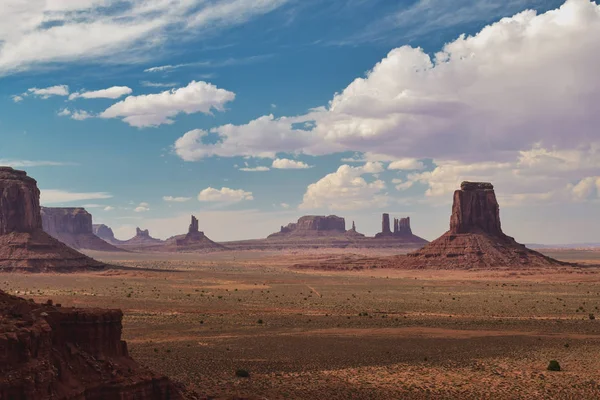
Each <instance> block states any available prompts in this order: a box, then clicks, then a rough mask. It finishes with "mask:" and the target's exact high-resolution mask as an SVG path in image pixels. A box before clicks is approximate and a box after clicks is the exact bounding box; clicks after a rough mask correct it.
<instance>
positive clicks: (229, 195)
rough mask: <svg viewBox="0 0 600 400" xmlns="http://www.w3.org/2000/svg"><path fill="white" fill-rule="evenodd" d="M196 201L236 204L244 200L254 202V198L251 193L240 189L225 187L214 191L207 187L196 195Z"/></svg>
mask: <svg viewBox="0 0 600 400" xmlns="http://www.w3.org/2000/svg"><path fill="white" fill-rule="evenodd" d="M198 200H199V201H204V202H222V203H236V202H240V201H244V200H254V197H253V196H252V192H246V191H245V190H242V189H230V188H226V187H223V188H221V189H214V188H212V187H208V188H206V189H204V190H202V191H201V192H200V194H198Z"/></svg>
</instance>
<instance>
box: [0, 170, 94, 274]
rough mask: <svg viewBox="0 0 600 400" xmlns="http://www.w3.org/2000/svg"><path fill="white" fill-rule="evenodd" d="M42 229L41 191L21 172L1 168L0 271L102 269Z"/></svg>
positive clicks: (33, 181) (31, 179)
mask: <svg viewBox="0 0 600 400" xmlns="http://www.w3.org/2000/svg"><path fill="white" fill-rule="evenodd" d="M104 267H105V264H102V263H100V262H98V261H96V260H93V259H91V258H89V257H87V256H85V255H83V254H81V253H78V252H77V251H75V250H73V249H72V248H70V247H68V246H67V245H65V244H64V243H62V242H60V241H58V240H57V239H55V238H53V237H52V236H50V235H49V234H48V233H46V232H44V230H43V229H42V216H41V209H40V191H39V189H38V187H37V182H36V181H35V179H33V178H30V177H29V176H27V173H25V172H24V171H18V170H14V169H12V168H10V167H0V271H28V272H72V271H80V270H90V269H93V270H98V269H103V268H104Z"/></svg>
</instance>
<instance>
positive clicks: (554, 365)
mask: <svg viewBox="0 0 600 400" xmlns="http://www.w3.org/2000/svg"><path fill="white" fill-rule="evenodd" d="M547 369H548V371H560V364H559V363H558V361H556V360H551V361H550V363H549V364H548V368H547Z"/></svg>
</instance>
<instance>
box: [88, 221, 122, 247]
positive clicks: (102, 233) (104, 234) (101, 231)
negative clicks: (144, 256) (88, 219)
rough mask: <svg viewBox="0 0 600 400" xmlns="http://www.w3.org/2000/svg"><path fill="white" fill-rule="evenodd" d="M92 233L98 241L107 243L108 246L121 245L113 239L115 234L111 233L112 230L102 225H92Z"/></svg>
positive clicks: (119, 241)
mask: <svg viewBox="0 0 600 400" xmlns="http://www.w3.org/2000/svg"><path fill="white" fill-rule="evenodd" d="M92 231H93V232H94V235H96V236H98V237H99V238H100V239H102V240H104V241H105V242H107V243H110V244H122V243H123V242H122V241H121V240H118V239H117V238H115V234H114V233H113V230H112V229H111V228H110V227H108V226H106V225H104V224H100V225H92Z"/></svg>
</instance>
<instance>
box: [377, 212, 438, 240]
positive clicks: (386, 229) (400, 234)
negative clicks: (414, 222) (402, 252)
mask: <svg viewBox="0 0 600 400" xmlns="http://www.w3.org/2000/svg"><path fill="white" fill-rule="evenodd" d="M375 239H385V240H396V241H402V242H405V243H414V244H417V245H421V246H422V245H424V244H425V243H428V242H427V240H425V239H423V238H421V237H419V236H417V235H414V234H413V233H412V229H411V227H410V217H406V218H400V219H398V218H394V230H393V231H392V230H391V228H390V215H389V214H383V215H382V217H381V232H379V233H378V234H376V235H375Z"/></svg>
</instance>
